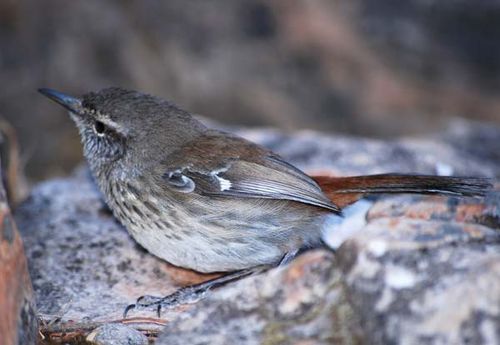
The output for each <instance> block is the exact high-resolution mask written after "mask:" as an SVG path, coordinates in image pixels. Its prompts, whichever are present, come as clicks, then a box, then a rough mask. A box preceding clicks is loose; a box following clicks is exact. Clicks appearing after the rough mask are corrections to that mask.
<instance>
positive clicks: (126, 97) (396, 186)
mask: <svg viewBox="0 0 500 345" xmlns="http://www.w3.org/2000/svg"><path fill="white" fill-rule="evenodd" d="M40 92H41V93H42V94H44V95H45V96H47V97H49V98H50V99H52V100H54V101H56V102H57V103H59V104H61V105H63V106H64V107H65V108H67V109H68V110H69V112H70V115H71V118H72V119H73V120H74V121H75V123H76V125H77V127H78V129H79V131H80V134H81V137H82V142H83V147H84V154H85V157H86V158H87V160H88V162H89V165H90V168H91V170H92V172H93V174H94V176H95V179H96V181H97V183H98V184H99V186H100V189H101V191H102V193H103V194H104V197H105V199H106V201H107V204H108V205H109V207H110V208H111V210H112V211H113V213H114V215H115V216H116V218H118V219H119V220H120V222H121V223H122V224H123V225H124V226H125V227H126V228H127V230H128V231H129V232H130V234H131V235H132V236H133V238H134V239H135V240H136V241H137V242H139V243H140V244H141V245H142V246H143V247H144V248H146V249H147V250H148V251H149V252H151V253H152V254H154V255H156V256H158V257H160V258H162V259H164V260H166V261H168V262H170V263H172V264H174V265H176V266H181V267H185V268H190V269H193V270H195V271H199V272H229V271H235V270H244V269H251V268H253V267H256V266H262V265H276V264H279V263H280V262H283V261H288V260H289V259H291V258H293V256H294V255H295V254H296V253H297V251H299V250H300V249H303V248H309V247H314V246H318V245H319V244H320V243H321V232H322V229H323V227H324V224H325V221H326V218H327V217H328V216H331V215H332V214H333V215H338V216H339V217H340V216H341V214H342V208H344V207H346V206H348V205H350V204H352V203H354V202H356V201H357V200H359V199H360V198H362V197H363V196H365V195H367V194H372V193H422V194H444V195H458V196H480V195H483V194H484V193H485V191H486V190H487V189H488V188H489V187H490V183H489V182H488V180H487V179H483V178H471V177H439V176H422V175H398V174H388V175H374V176H356V177H342V178H332V177H326V176H308V175H306V174H305V173H303V172H302V171H300V170H299V169H297V168H296V167H294V166H292V165H291V164H289V163H287V162H286V161H284V160H283V159H282V158H281V157H280V156H279V155H278V154H276V153H274V152H271V151H270V150H268V149H266V148H264V147H261V146H259V145H256V144H254V143H252V142H249V141H247V140H245V139H243V138H240V137H238V136H235V135H232V134H228V133H224V132H221V131H218V130H214V129H209V128H207V127H206V126H205V125H203V124H202V123H201V122H199V121H198V120H196V119H195V118H193V116H191V114H190V113H188V112H186V111H184V110H181V109H179V108H178V107H177V106H175V105H174V104H173V103H170V102H168V101H165V100H163V99H160V98H157V97H153V96H150V95H147V94H143V93H139V92H136V91H129V90H124V89H120V88H108V89H104V90H101V91H99V92H95V93H94V92H91V93H88V94H86V95H84V96H83V97H82V98H81V99H78V98H73V97H70V96H67V95H65V94H62V93H60V92H57V91H54V90H50V89H40Z"/></svg>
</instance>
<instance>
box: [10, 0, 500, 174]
mask: <svg viewBox="0 0 500 345" xmlns="http://www.w3.org/2000/svg"><path fill="white" fill-rule="evenodd" d="M499 37H500V2H498V1H466V0H453V1H451V0H450V1H437V0H407V1H398V0H390V1H388V0H384V1H369V0H350V1H334V0H301V1H292V0H286V1H285V0H282V1H272V0H271V1H250V0H217V1H215V0H192V1H185V0H169V1H155V0H142V1H130V0H120V1H118V0H117V1H101V0H85V1H63V0H45V1H38V0H0V81H1V82H2V87H1V89H0V90H1V91H0V116H1V117H2V118H3V119H6V120H7V121H8V122H9V123H10V124H12V126H13V127H14V128H15V131H16V133H17V135H18V137H19V141H20V145H21V150H22V154H21V159H22V162H24V163H23V164H25V171H26V173H27V175H28V177H29V178H30V179H31V180H38V179H43V178H47V177H49V176H54V175H62V174H66V173H67V172H69V171H70V170H71V169H72V168H73V167H74V166H75V165H76V164H78V162H79V161H80V160H81V159H82V158H81V157H82V156H81V148H80V143H79V138H78V135H77V132H76V130H75V129H74V128H73V124H72V123H71V121H70V119H69V118H68V116H67V115H66V114H65V112H64V110H63V109H62V108H61V107H58V106H56V105H55V104H53V103H52V102H49V101H48V100H47V99H46V98H44V97H42V96H41V95H39V94H37V92H36V89H37V88H38V87H50V88H55V89H58V90H61V91H64V92H67V93H69V94H73V95H81V94H83V93H85V92H87V91H90V90H97V89H100V88H103V87H107V86H122V87H126V88H132V89H137V90H141V91H144V92H148V93H152V94H155V95H158V96H161V97H163V98H168V99H171V100H173V101H174V102H176V103H177V104H179V105H180V106H181V107H183V108H186V109H188V110H190V111H192V112H195V113H198V114H202V115H204V116H206V117H209V118H212V119H214V120H216V121H220V122H223V123H227V124H238V125H250V126H275V127H279V128H282V129H284V130H294V129H303V128H310V129H315V130H321V131H329V132H339V133H347V134H356V135H363V136H370V137H380V138H392V137H394V136H400V135H422V134H425V133H429V132H436V131H439V130H442V129H443V128H444V127H446V125H447V123H448V121H449V120H450V119H451V118H456V117H463V118H469V119H473V120H475V121H487V122H491V123H497V124H498V123H500V115H499V110H500V97H499V96H500V79H499V70H500V39H499Z"/></svg>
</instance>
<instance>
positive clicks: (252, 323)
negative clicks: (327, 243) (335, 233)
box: [156, 250, 360, 345]
mask: <svg viewBox="0 0 500 345" xmlns="http://www.w3.org/2000/svg"><path fill="white" fill-rule="evenodd" d="M335 266H336V261H335V259H334V258H333V255H332V254H331V253H329V252H326V251H324V250H317V251H313V252H310V253H306V254H304V255H302V256H300V257H299V258H297V259H296V260H295V261H294V262H293V264H291V265H289V266H287V267H283V268H277V269H274V270H272V271H270V272H268V273H266V274H262V275H259V276H254V277H250V278H248V279H245V280H243V281H240V282H237V283H235V284H233V285H232V286H230V287H227V288H225V289H221V290H219V291H216V292H214V293H212V294H211V295H210V296H209V297H208V298H207V299H206V300H204V301H202V302H200V303H198V304H197V305H196V308H194V309H192V310H191V311H189V312H187V313H185V314H183V315H181V316H180V317H179V318H178V319H177V320H176V321H175V322H173V323H169V324H168V325H166V327H165V328H164V330H163V333H162V334H161V336H160V337H159V338H158V340H157V342H156V344H158V345H167V344H168V345H175V344H292V343H301V342H304V343H314V344H337V343H342V344H349V343H356V338H357V337H358V334H357V332H359V330H360V328H359V326H358V325H357V319H356V315H354V314H353V313H352V309H351V307H350V306H349V303H348V302H347V298H346V296H345V295H344V289H343V287H342V277H341V275H340V274H339V273H340V272H339V270H338V269H336V268H335Z"/></svg>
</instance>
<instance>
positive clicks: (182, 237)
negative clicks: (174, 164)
mask: <svg viewBox="0 0 500 345" xmlns="http://www.w3.org/2000/svg"><path fill="white" fill-rule="evenodd" d="M111 192H115V190H113V189H111ZM118 192H119V193H118ZM118 192H116V194H115V196H114V197H113V198H108V204H109V205H110V207H111V209H112V210H113V213H114V214H115V216H116V218H118V219H119V220H120V222H121V223H122V224H123V225H124V226H125V227H126V228H127V230H128V231H129V233H130V234H131V235H132V237H133V238H134V239H135V240H136V241H137V242H138V243H139V244H141V245H142V246H143V247H144V248H145V249H146V250H148V251H149V252H150V253H152V254H154V255H156V256H158V257H160V258H162V259H164V260H166V261H168V262H169V263H171V264H173V265H176V266H179V267H184V268H189V269H192V270H195V271H199V272H223V271H234V270H240V269H245V268H250V267H255V266H259V265H270V264H277V263H278V262H279V261H280V260H281V259H282V258H283V256H284V255H285V254H286V253H288V252H293V251H296V250H297V249H300V248H301V247H304V246H310V245H311V244H317V243H318V242H319V241H320V231H321V225H320V223H321V222H322V221H321V220H320V218H322V217H318V213H317V212H316V211H311V212H308V211H304V210H303V209H300V210H299V209H297V208H296V207H297V206H296V203H292V202H286V201H277V200H273V201H269V200H268V201H266V200H255V199H245V201H244V202H243V203H241V204H240V205H239V206H240V209H239V211H238V212H235V208H234V201H233V200H231V199H221V200H218V201H214V200H213V199H211V200H204V199H201V198H200V199H197V200H194V201H193V200H190V201H189V202H183V201H182V200H176V203H175V206H174V204H173V203H169V202H168V201H169V200H168V199H164V200H163V202H161V203H159V202H158V200H155V199H154V197H152V194H153V193H147V194H146V195H148V196H149V198H148V199H146V200H139V199H138V198H135V197H133V195H130V193H124V192H123V191H118ZM158 205H161V206H158ZM311 210H312V209H311Z"/></svg>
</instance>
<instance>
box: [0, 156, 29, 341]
mask: <svg viewBox="0 0 500 345" xmlns="http://www.w3.org/2000/svg"><path fill="white" fill-rule="evenodd" d="M3 186H4V185H3V179H2V165H1V164H0V343H2V344H5V345H15V344H26V345H31V344H33V345H34V344H35V343H36V340H37V339H38V320H37V313H36V309H35V300H34V294H33V288H32V286H31V281H30V277H29V274H28V266H27V260H26V256H25V254H24V249H23V241H22V239H21V236H20V234H19V231H18V230H17V227H16V224H15V222H14V219H13V217H12V214H11V211H10V209H9V204H8V202H7V193H6V192H5V189H4V187H3Z"/></svg>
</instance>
